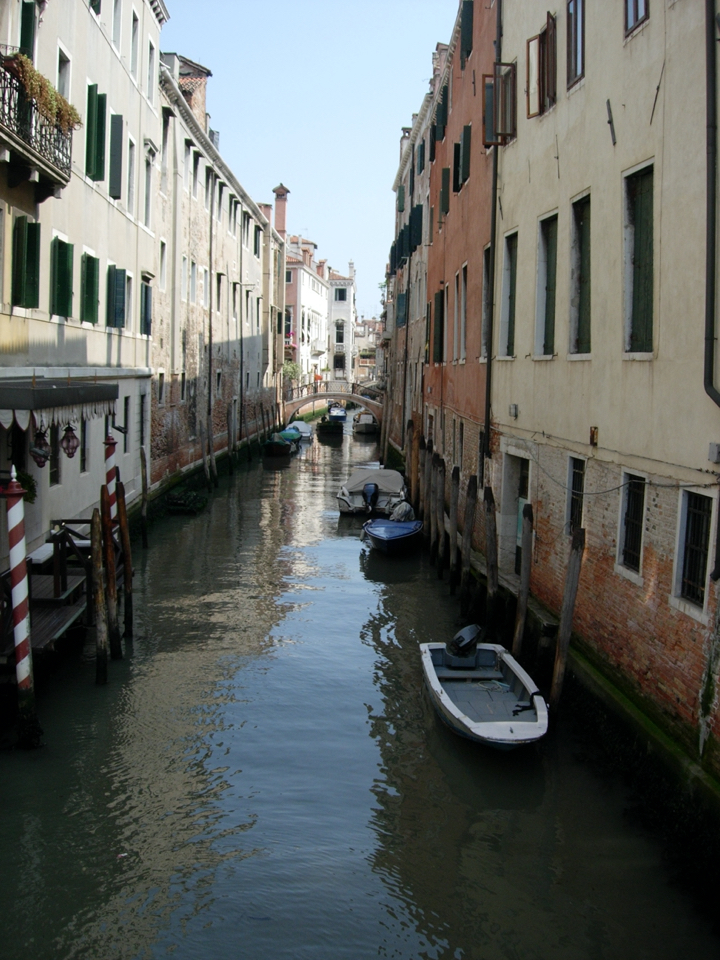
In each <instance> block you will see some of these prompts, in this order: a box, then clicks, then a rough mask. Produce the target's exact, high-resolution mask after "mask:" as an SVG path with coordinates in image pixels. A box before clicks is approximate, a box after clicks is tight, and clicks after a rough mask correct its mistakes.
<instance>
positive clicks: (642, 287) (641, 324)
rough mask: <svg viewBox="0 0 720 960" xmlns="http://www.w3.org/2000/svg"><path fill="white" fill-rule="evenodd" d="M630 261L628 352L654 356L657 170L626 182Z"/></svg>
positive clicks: (649, 171)
mask: <svg viewBox="0 0 720 960" xmlns="http://www.w3.org/2000/svg"><path fill="white" fill-rule="evenodd" d="M626 187H627V212H628V231H627V249H626V257H628V256H629V257H630V266H631V269H630V271H629V272H628V274H627V276H628V282H629V283H630V284H631V287H632V289H631V291H628V293H631V296H628V298H627V300H628V302H629V304H630V318H629V319H630V337H629V343H628V346H627V349H629V350H630V351H631V352H638V353H650V352H651V351H652V348H653V168H652V167H649V168H648V169H646V170H642V171H641V172H640V173H636V174H635V175H634V176H632V177H628V178H627V180H626Z"/></svg>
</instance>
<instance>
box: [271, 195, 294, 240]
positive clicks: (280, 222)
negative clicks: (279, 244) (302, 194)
mask: <svg viewBox="0 0 720 960" xmlns="http://www.w3.org/2000/svg"><path fill="white" fill-rule="evenodd" d="M273 193H274V194H275V229H276V230H277V232H278V233H279V234H280V236H281V237H282V238H283V240H284V239H285V222H286V221H285V217H286V214H287V197H288V194H289V193H290V191H289V190H288V188H287V187H286V186H284V185H283V183H282V182H281V183H280V185H279V186H278V187H275V189H274V190H273Z"/></svg>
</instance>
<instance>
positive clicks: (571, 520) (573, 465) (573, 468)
mask: <svg viewBox="0 0 720 960" xmlns="http://www.w3.org/2000/svg"><path fill="white" fill-rule="evenodd" d="M579 465H582V469H581V468H580V466H579ZM586 468H587V460H586V459H585V458H584V457H568V485H567V507H566V512H565V526H566V527H567V532H568V534H569V536H572V535H573V533H574V532H575V530H578V529H580V528H581V527H582V526H583V514H584V512H585V481H586V477H587V470H586ZM578 477H579V478H580V480H581V481H582V482H581V483H580V484H579V485H578V483H577V480H578Z"/></svg>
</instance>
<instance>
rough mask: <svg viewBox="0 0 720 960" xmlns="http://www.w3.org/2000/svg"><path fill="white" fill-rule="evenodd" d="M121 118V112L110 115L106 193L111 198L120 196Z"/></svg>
mask: <svg viewBox="0 0 720 960" xmlns="http://www.w3.org/2000/svg"><path fill="white" fill-rule="evenodd" d="M122 160H123V118H122V114H121V113H114V114H113V115H112V116H111V117H110V170H109V178H108V193H109V194H110V196H111V197H112V198H113V200H120V199H121V198H122Z"/></svg>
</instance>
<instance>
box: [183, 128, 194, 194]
mask: <svg viewBox="0 0 720 960" xmlns="http://www.w3.org/2000/svg"><path fill="white" fill-rule="evenodd" d="M191 163H192V142H191V141H190V140H186V141H185V161H184V164H183V186H184V187H185V189H186V190H187V189H189V187H190V165H191Z"/></svg>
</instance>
